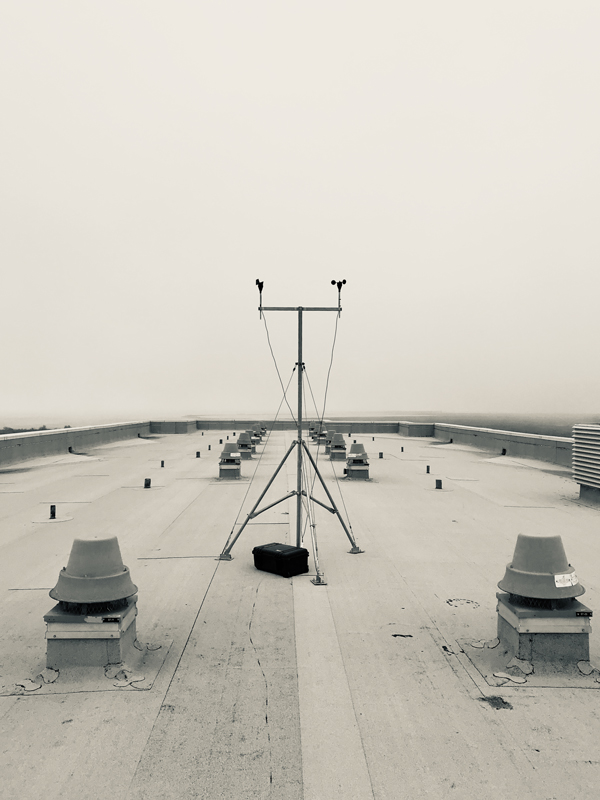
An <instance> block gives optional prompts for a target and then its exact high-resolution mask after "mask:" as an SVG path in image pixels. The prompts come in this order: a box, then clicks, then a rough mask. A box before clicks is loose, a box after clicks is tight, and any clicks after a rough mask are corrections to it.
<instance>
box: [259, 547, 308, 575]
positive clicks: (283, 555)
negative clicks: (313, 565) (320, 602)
mask: <svg viewBox="0 0 600 800" xmlns="http://www.w3.org/2000/svg"><path fill="white" fill-rule="evenodd" d="M252 555H253V556H254V566H255V567H256V569H261V570H263V572H273V573H275V575H281V576H282V577H284V578H291V577H292V575H300V574H301V573H303V572H308V550H306V549H305V548H304V547H294V546H292V545H291V544H278V543H277V542H273V543H272V544H261V545H259V546H258V547H255V548H254V550H253V551H252Z"/></svg>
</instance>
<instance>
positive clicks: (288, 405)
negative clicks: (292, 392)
mask: <svg viewBox="0 0 600 800" xmlns="http://www.w3.org/2000/svg"><path fill="white" fill-rule="evenodd" d="M262 318H263V321H264V323H265V331H266V332H267V342H268V344H269V350H270V351H271V355H272V357H273V363H274V364H275V369H276V370H277V377H278V378H279V383H280V384H281V388H282V389H283V381H282V380H281V375H280V374H279V367H278V366H277V359H276V358H275V353H274V352H273V348H272V347H271V337H270V336H269V328H268V327H267V315H266V314H265V312H264V311H263V312H262ZM288 387H289V383H288ZM286 392H287V388H286V389H283V399H284V400H285V402H286V405H287V407H288V408H289V409H290V414H291V415H292V419H293V420H294V422H296V417H295V416H294V412H293V411H292V408H291V406H290V404H289V403H288V399H287V396H286Z"/></svg>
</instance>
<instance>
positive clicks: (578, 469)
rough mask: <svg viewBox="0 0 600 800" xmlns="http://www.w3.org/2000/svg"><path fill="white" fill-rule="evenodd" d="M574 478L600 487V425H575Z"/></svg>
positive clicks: (582, 482) (587, 484)
mask: <svg viewBox="0 0 600 800" xmlns="http://www.w3.org/2000/svg"><path fill="white" fill-rule="evenodd" d="M573 478H574V480H575V481H576V482H577V483H579V484H582V485H583V486H593V487H594V488H596V489H600V425H574V426H573Z"/></svg>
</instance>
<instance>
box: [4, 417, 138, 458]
mask: <svg viewBox="0 0 600 800" xmlns="http://www.w3.org/2000/svg"><path fill="white" fill-rule="evenodd" d="M149 433H150V423H149V422H121V423H118V424H116V425H94V426H88V427H83V428H60V429H57V430H49V431H30V432H29V433H8V434H4V435H2V436H0V465H5V464H15V463H17V462H19V461H27V460H29V459H31V458H41V457H43V456H54V455H61V454H64V453H68V452H69V448H72V450H73V451H74V452H75V453H77V452H81V451H85V450H89V449H90V448H92V447H98V446H99V445H102V444H110V442H118V441H121V440H122V439H132V438H134V437H137V436H138V435H139V436H148V435H149Z"/></svg>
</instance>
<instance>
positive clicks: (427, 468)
mask: <svg viewBox="0 0 600 800" xmlns="http://www.w3.org/2000/svg"><path fill="white" fill-rule="evenodd" d="M425 471H426V472H427V474H428V475H429V464H428V465H427V466H426V467H425Z"/></svg>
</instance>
